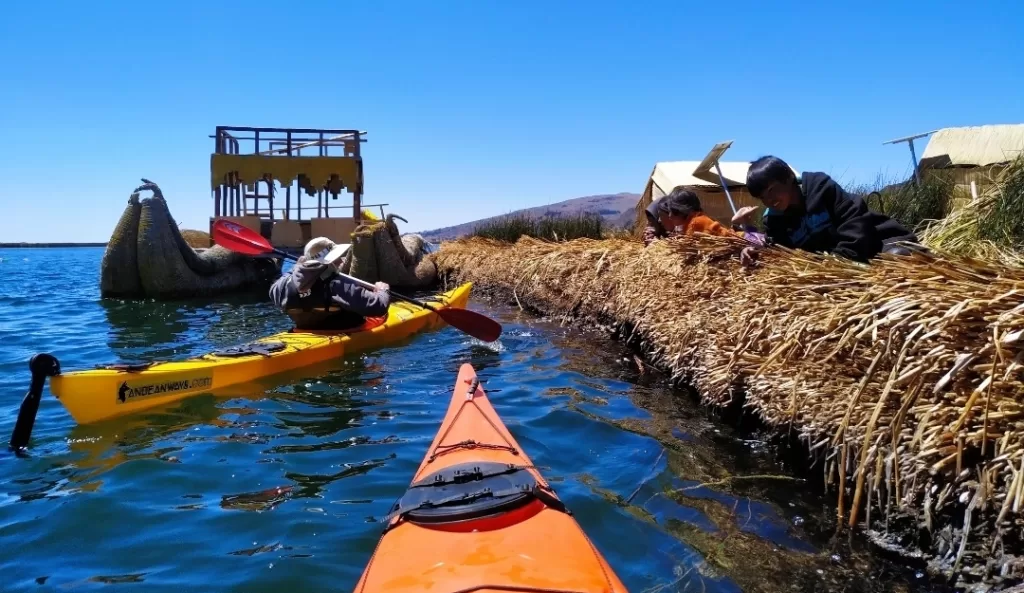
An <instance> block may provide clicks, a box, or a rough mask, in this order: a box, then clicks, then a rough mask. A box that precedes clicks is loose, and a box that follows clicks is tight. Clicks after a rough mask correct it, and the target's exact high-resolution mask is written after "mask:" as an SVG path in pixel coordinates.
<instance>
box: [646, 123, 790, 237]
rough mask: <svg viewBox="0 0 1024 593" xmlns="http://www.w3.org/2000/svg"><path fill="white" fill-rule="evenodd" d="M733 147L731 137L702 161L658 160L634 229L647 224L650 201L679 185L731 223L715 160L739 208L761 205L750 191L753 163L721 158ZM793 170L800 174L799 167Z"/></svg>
mask: <svg viewBox="0 0 1024 593" xmlns="http://www.w3.org/2000/svg"><path fill="white" fill-rule="evenodd" d="M730 146H732V141H731V140H729V141H728V142H721V143H719V144H716V145H715V146H714V147H712V148H711V150H710V151H709V152H708V154H707V156H705V157H704V159H703V160H700V161H665V162H659V163H655V164H654V169H653V170H652V171H651V175H650V177H648V179H647V185H646V186H645V187H644V192H643V194H642V195H641V196H640V201H639V202H637V205H636V222H635V226H634V229H633V230H634V231H635V232H636V233H637V234H639V233H642V232H643V227H644V224H646V222H645V221H646V218H645V216H644V210H646V209H647V207H648V206H649V205H650V204H651V202H653V201H654V200H657V199H659V198H662V197H664V196H666V195H668V194H669V193H671V192H672V190H674V189H675V188H677V187H685V188H686V189H689V190H692V191H693V192H694V193H696V194H697V197H698V198H700V203H701V206H702V207H703V208H704V212H705V214H707V215H708V216H710V217H711V218H713V219H715V220H717V221H718V222H720V223H722V224H724V225H727V226H728V225H731V224H732V222H731V221H732V215H733V211H732V207H731V206H730V205H729V197H728V196H726V192H725V189H723V187H722V179H720V178H719V176H718V171H717V170H716V168H715V162H716V161H717V162H718V165H719V167H720V168H721V171H722V178H724V180H725V187H726V188H728V191H729V196H731V197H732V201H733V204H735V206H736V208H737V209H740V208H743V207H744V206H755V207H759V206H761V203H760V202H759V201H757V200H756V199H754V198H753V197H752V196H751V195H750V192H748V191H747V169H749V168H750V162H749V161H722V160H718V159H720V158H721V157H722V155H723V154H725V151H726V150H728V149H729V147H730ZM794 173H796V174H797V175H799V173H798V172H797V171H796V170H794Z"/></svg>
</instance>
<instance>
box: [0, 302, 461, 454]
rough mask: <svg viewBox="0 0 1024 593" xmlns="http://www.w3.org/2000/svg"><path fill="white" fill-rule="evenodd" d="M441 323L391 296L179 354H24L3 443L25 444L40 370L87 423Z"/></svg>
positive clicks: (75, 414) (74, 413)
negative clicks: (312, 323)
mask: <svg viewBox="0 0 1024 593" xmlns="http://www.w3.org/2000/svg"><path fill="white" fill-rule="evenodd" d="M471 290H472V283H469V282H467V283H463V284H461V285H459V286H457V287H455V288H452V289H450V290H448V291H446V292H444V293H441V294H438V295H432V296H431V297H429V299H428V302H431V303H434V304H435V305H436V306H437V307H439V308H440V309H441V310H445V309H448V308H450V307H457V308H465V306H466V305H467V304H468V302H469V297H470V293H471ZM444 325H446V323H445V321H444V320H443V319H442V317H441V316H440V315H438V314H437V313H435V312H433V311H430V310H428V309H423V308H420V307H417V306H415V305H411V304H408V303H405V302H401V301H399V302H394V303H391V305H390V306H389V308H388V313H387V316H385V317H379V318H369V319H367V322H366V323H365V324H363V325H362V326H360V327H358V328H353V329H348V330H313V331H305V330H296V329H294V328H292V329H289V330H286V331H282V332H279V333H277V334H273V335H270V336H265V337H263V338H259V339H256V340H254V341H251V342H248V343H245V344H242V345H239V346H234V347H229V348H221V349H218V350H214V351H212V352H207V353H204V354H200V355H196V356H192V357H189V358H187V359H184V360H171V361H148V362H141V363H135V362H131V363H113V364H106V365H97V366H96V367H95V368H93V369H83V370H74V371H71V372H62V371H61V368H60V362H59V361H58V360H57V358H56V357H55V356H54V355H52V354H49V353H41V354H36V355H35V356H33V357H32V359H31V360H30V362H29V370H30V372H31V374H32V379H31V385H30V389H29V392H28V393H27V394H26V396H25V398H24V400H23V401H22V404H21V408H20V410H19V414H18V421H17V423H16V424H15V427H14V431H13V432H12V436H11V442H10V447H11V448H12V449H13V450H16V451H20V450H23V449H24V448H25V447H26V446H27V445H28V442H29V440H30V439H31V434H32V428H33V426H34V423H35V416H36V414H37V413H38V409H39V402H40V400H41V398H42V392H43V388H44V385H45V382H46V379H47V378H50V390H51V392H52V393H53V395H54V396H55V397H56V399H57V400H58V401H60V402H61V404H62V405H63V406H64V408H65V409H66V410H67V411H68V413H69V414H70V415H71V416H72V418H73V419H74V420H75V422H76V423H78V424H88V423H92V422H98V421H101V420H106V419H109V418H113V417H116V416H122V415H127V414H131V413H135V412H138V411H141V410H145V409H149V408H154V407H157V406H161V405H164V404H168V403H172V402H175V401H179V400H182V399H185V398H187V397H191V396H193V395H198V394H201V393H211V392H214V393H215V392H216V391H218V390H220V389H222V388H226V387H230V386H235V385H239V384H244V383H249V382H252V381H255V380H258V379H263V378H267V377H273V376H275V375H278V374H281V373H285V372H289V371H294V370H297V369H301V368H303V367H308V366H312V365H316V364H320V363H326V362H329V361H331V360H335V359H338V358H341V357H343V356H346V355H348V354H352V353H356V352H360V351H365V350H369V349H374V348H379V347H385V346H388V345H391V344H396V343H399V342H402V341H403V340H405V339H407V338H410V337H412V336H413V335H415V334H417V333H420V332H421V331H427V330H432V329H436V328H439V327H442V326H444Z"/></svg>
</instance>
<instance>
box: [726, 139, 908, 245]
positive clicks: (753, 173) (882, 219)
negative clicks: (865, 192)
mask: <svg viewBox="0 0 1024 593" xmlns="http://www.w3.org/2000/svg"><path fill="white" fill-rule="evenodd" d="M747 189H748V190H749V191H750V194H751V195H752V196H754V197H755V198H758V199H760V200H761V201H762V202H764V205H765V206H767V209H766V210H765V213H764V226H765V234H766V235H767V236H768V240H769V241H770V242H771V243H775V244H778V245H782V246H784V247H789V248H793V249H804V250H806V251H815V252H831V253H834V254H836V255H839V256H842V257H846V258H848V259H852V260H855V261H859V262H867V261H868V260H869V259H871V258H873V257H875V256H876V255H878V254H879V253H881V252H887V253H897V254H901V255H907V254H909V253H910V250H909V249H907V248H906V247H903V246H901V245H899V243H901V242H907V243H917V242H918V239H917V237H916V236H915V235H914V233H912V232H910V231H909V230H907V229H906V228H905V227H904V226H903V225H901V224H900V223H898V222H896V221H895V220H893V219H891V218H889V217H888V216H886V215H884V214H879V213H877V212H873V211H871V210H870V209H869V208H868V206H867V204H865V203H864V200H862V199H861V198H860V197H859V196H855V195H852V194H850V193H848V192H846V191H845V190H844V189H843V188H842V187H840V185H839V184H838V183H836V182H835V181H834V180H833V179H832V178H831V177H829V176H828V175H826V174H825V173H804V174H803V175H802V176H801V179H800V180H797V178H796V175H795V174H794V173H793V170H792V169H790V168H789V165H787V164H786V163H785V162H784V161H783V160H782V159H780V158H778V157H774V156H764V157H761V158H759V159H757V160H756V161H754V162H753V163H751V164H750V169H749V170H748V171H747ZM734 222H742V221H734ZM754 253H755V252H754V250H753V249H752V248H747V249H745V250H744V253H743V255H741V259H742V260H743V261H744V263H749V262H750V261H751V260H752V259H753V255H754Z"/></svg>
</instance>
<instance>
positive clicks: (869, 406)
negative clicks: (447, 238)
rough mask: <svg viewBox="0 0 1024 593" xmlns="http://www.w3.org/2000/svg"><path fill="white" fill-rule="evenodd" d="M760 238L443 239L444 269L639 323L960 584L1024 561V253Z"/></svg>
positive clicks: (649, 342)
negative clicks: (874, 250)
mask: <svg viewBox="0 0 1024 593" xmlns="http://www.w3.org/2000/svg"><path fill="white" fill-rule="evenodd" d="M744 245H745V244H744V243H743V241H742V240H740V239H738V238H737V239H732V238H721V237H709V236H691V237H684V238H679V239H673V240H666V241H659V242H656V243H655V244H653V245H652V246H650V247H648V248H644V246H643V244H642V243H641V242H639V241H637V240H636V239H632V238H630V239H625V238H618V239H586V238H581V239H574V240H568V241H544V240H538V239H534V238H531V237H529V236H523V237H521V238H519V239H518V241H516V242H515V243H509V242H503V241H498V240H494V239H485V238H481V237H473V238H468V239H460V240H458V241H452V242H446V243H443V244H442V245H441V246H440V248H439V249H438V250H437V252H435V253H434V254H432V256H431V257H433V258H434V260H435V262H436V263H437V265H438V270H439V272H440V275H441V277H442V278H443V279H444V282H449V283H450V282H463V281H473V282H474V283H475V284H476V285H477V286H479V287H480V289H481V290H482V291H485V292H491V293H492V294H496V295H500V296H502V297H504V298H505V299H507V300H508V301H509V302H511V303H513V304H514V305H516V304H517V305H518V306H520V307H524V308H531V309H534V310H536V311H540V312H543V313H546V314H548V315H550V316H552V317H555V318H558V317H561V318H563V319H564V320H567V321H575V322H578V323H582V324H595V323H596V324H604V325H608V326H610V327H612V328H614V331H617V332H620V333H623V334H628V335H629V337H630V338H631V339H632V340H633V341H635V342H636V343H638V344H639V347H640V349H641V350H642V351H643V352H644V353H645V358H646V359H647V361H649V362H650V363H652V364H654V365H655V366H657V367H659V368H662V369H664V370H665V371H667V372H668V373H670V374H671V376H672V377H673V378H675V379H676V380H678V381H681V382H684V383H686V384H688V385H690V386H692V387H693V388H694V389H695V390H696V391H697V392H698V393H699V394H700V397H701V399H702V401H703V402H704V403H705V404H708V405H711V406H713V407H718V408H730V407H733V406H737V405H742V406H743V407H745V408H746V409H749V410H750V411H751V412H752V413H753V414H755V415H756V416H757V417H759V418H760V419H761V421H762V422H763V423H764V424H765V425H767V426H768V427H770V428H771V429H772V430H773V431H774V432H775V433H776V434H779V435H785V434H795V435H798V437H799V441H801V442H802V443H803V446H804V447H805V451H806V452H808V453H809V461H810V466H811V468H812V469H816V470H817V471H821V472H822V473H823V483H824V484H825V487H826V489H827V491H828V492H829V493H830V494H832V495H834V496H835V501H836V507H835V509H836V513H837V518H838V520H839V523H840V524H841V525H844V526H845V527H846V528H853V529H855V530H857V531H860V532H862V533H864V534H865V535H867V536H868V537H869V539H872V540H873V541H874V542H875V543H876V544H878V545H879V546H881V547H882V548H885V549H887V550H889V551H893V550H898V551H901V552H902V553H903V554H904V555H906V556H907V557H912V556H914V555H919V556H920V557H921V558H923V559H925V560H926V561H927V564H928V568H929V572H931V573H932V574H934V575H937V576H941V577H944V578H947V579H952V580H955V581H956V583H957V587H958V588H961V587H962V588H964V589H965V590H974V591H994V590H999V588H1001V587H1005V586H1008V585H1011V584H1015V583H1019V582H1021V580H1022V579H1024V405H1022V403H1021V402H1022V400H1024V366H1022V364H1024V269H1020V268H1015V267H1007V266H1000V265H996V264H992V263H986V262H984V261H981V260H975V259H969V258H966V257H960V256H953V255H948V254H942V253H941V252H940V253H933V254H930V255H924V254H917V255H914V256H912V257H909V258H899V257H887V258H884V259H879V260H875V261H873V262H872V264H870V265H862V264H857V263H854V262H849V261H845V260H842V259H839V258H835V257H831V256H824V255H815V254H810V253H805V252H798V251H791V250H786V249H781V248H773V249H770V250H768V251H766V252H764V253H763V254H762V258H761V262H760V265H758V266H757V267H755V268H753V269H746V268H743V267H742V266H741V265H740V264H739V257H738V255H739V251H740V250H741V249H742V247H743V246H744Z"/></svg>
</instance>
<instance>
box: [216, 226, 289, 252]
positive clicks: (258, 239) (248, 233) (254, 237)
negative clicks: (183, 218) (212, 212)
mask: <svg viewBox="0 0 1024 593" xmlns="http://www.w3.org/2000/svg"><path fill="white" fill-rule="evenodd" d="M213 242H214V243H216V244H217V245H220V246H221V247H224V248H226V249H230V250H231V251H235V252H237V253H244V254H245V255H262V254H264V253H270V252H272V251H274V248H273V246H271V245H270V242H269V241H267V240H266V239H264V238H263V235H260V234H259V233H257V232H256V231H254V230H252V229H248V228H246V227H244V226H242V225H240V224H238V223H237V222H233V221H230V220H224V219H223V218H221V219H219V220H216V221H215V222H214V223H213Z"/></svg>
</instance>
